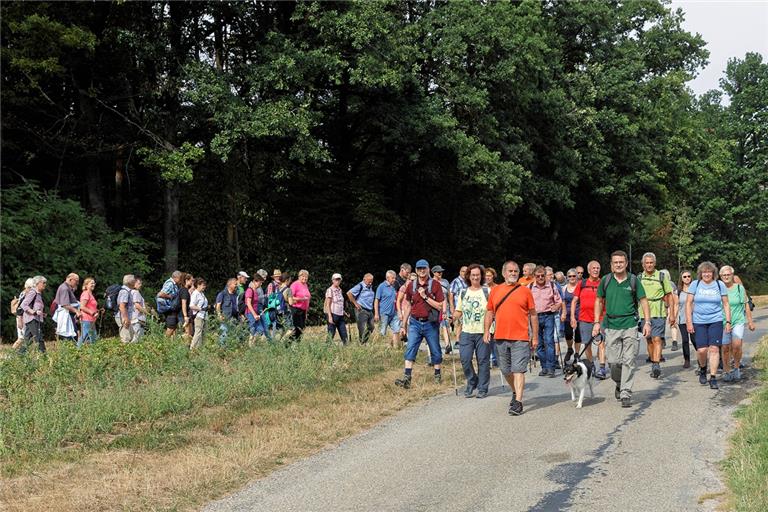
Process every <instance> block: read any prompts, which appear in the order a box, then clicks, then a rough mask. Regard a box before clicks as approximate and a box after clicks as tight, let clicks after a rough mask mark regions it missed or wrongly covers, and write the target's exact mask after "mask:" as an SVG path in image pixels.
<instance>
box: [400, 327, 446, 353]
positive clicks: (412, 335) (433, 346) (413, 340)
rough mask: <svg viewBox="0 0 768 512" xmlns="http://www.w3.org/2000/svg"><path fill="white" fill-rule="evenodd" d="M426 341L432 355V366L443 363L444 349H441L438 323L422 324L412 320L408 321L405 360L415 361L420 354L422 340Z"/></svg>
mask: <svg viewBox="0 0 768 512" xmlns="http://www.w3.org/2000/svg"><path fill="white" fill-rule="evenodd" d="M422 339H426V340H427V345H428V346H429V351H430V352H431V354H432V364H440V363H442V362H443V349H442V348H441V347H440V328H439V323H438V322H426V321H424V322H422V321H421V320H416V319H415V318H411V319H410V320H409V321H408V344H407V345H406V347H405V360H406V361H415V360H416V355H417V354H418V353H419V346H421V340H422Z"/></svg>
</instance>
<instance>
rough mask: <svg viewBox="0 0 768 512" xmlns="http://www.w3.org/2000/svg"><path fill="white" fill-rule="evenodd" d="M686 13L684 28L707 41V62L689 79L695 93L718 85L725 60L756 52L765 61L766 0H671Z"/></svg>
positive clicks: (767, 32)
mask: <svg viewBox="0 0 768 512" xmlns="http://www.w3.org/2000/svg"><path fill="white" fill-rule="evenodd" d="M670 7H671V8H672V9H677V8H681V9H682V10H683V12H684V13H685V21H684V22H683V28H685V29H686V30H687V31H688V32H692V33H697V32H698V33H699V34H701V36H702V37H703V38H704V40H705V41H706V42H707V49H708V50H709V65H707V67H705V68H704V69H703V70H701V71H700V72H699V75H698V76H697V77H696V78H695V79H693V80H691V81H690V82H688V86H689V87H690V88H691V89H693V92H694V93H696V95H701V94H703V93H705V92H707V91H708V90H710V89H717V88H718V87H719V83H718V81H719V80H720V78H722V76H723V71H725V66H726V65H727V63H728V59H730V58H732V57H738V58H743V57H744V54H746V53H747V52H750V51H752V52H758V53H760V54H762V56H763V62H765V61H766V60H768V0H753V1H744V0H672V3H671V6H670Z"/></svg>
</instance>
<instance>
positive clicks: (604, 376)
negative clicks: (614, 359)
mask: <svg viewBox="0 0 768 512" xmlns="http://www.w3.org/2000/svg"><path fill="white" fill-rule="evenodd" d="M595 377H596V378H598V379H600V380H605V379H607V378H608V373H607V372H606V371H605V366H601V367H600V369H599V370H597V372H596V373H595Z"/></svg>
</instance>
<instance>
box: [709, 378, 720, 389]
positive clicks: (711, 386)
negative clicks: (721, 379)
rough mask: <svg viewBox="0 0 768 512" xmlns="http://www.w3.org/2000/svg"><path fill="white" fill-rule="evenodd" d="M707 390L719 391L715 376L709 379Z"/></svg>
mask: <svg viewBox="0 0 768 512" xmlns="http://www.w3.org/2000/svg"><path fill="white" fill-rule="evenodd" d="M709 389H720V386H718V385H717V378H716V377H715V376H712V377H710V378H709Z"/></svg>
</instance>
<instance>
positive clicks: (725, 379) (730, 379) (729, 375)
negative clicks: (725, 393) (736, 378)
mask: <svg viewBox="0 0 768 512" xmlns="http://www.w3.org/2000/svg"><path fill="white" fill-rule="evenodd" d="M723 382H733V373H732V372H725V373H723Z"/></svg>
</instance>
